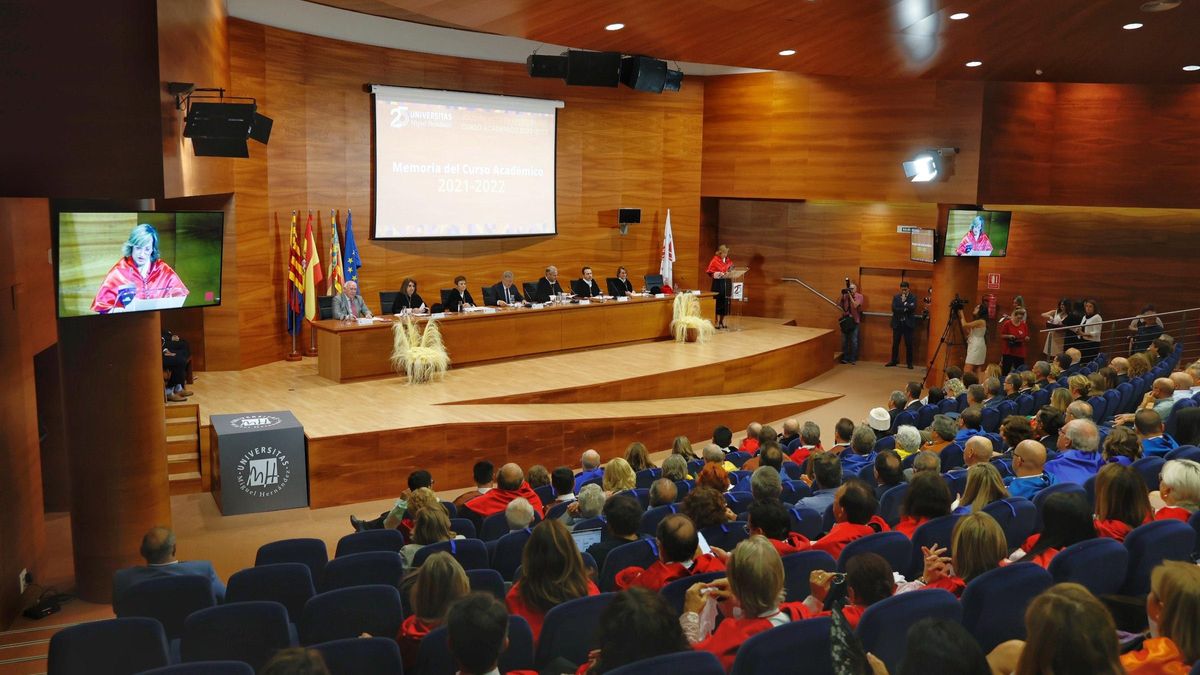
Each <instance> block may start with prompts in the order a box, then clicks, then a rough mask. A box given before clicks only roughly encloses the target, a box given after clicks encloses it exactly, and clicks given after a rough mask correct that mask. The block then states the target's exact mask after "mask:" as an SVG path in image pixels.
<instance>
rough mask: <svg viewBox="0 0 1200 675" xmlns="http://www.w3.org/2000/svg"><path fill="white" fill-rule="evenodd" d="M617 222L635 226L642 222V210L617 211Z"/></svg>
mask: <svg viewBox="0 0 1200 675" xmlns="http://www.w3.org/2000/svg"><path fill="white" fill-rule="evenodd" d="M617 222H618V223H622V224H625V225H634V224H637V223H640V222H642V210H641V209H619V210H618V211H617Z"/></svg>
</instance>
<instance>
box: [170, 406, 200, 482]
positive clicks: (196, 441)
mask: <svg viewBox="0 0 1200 675" xmlns="http://www.w3.org/2000/svg"><path fill="white" fill-rule="evenodd" d="M166 425H167V446H166V452H167V476H168V480H170V482H171V494H173V495H187V494H194V493H197V492H200V491H201V484H200V406H198V405H196V404H194V403H175V404H170V405H168V406H167V416H166Z"/></svg>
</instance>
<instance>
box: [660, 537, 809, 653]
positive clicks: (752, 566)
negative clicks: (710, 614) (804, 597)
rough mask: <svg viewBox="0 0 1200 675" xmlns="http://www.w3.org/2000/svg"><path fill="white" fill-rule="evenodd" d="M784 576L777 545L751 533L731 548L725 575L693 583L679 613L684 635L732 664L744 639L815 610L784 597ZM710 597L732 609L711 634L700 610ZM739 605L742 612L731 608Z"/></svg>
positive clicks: (796, 619)
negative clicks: (701, 617)
mask: <svg viewBox="0 0 1200 675" xmlns="http://www.w3.org/2000/svg"><path fill="white" fill-rule="evenodd" d="M783 582H784V578H783V561H782V560H780V557H779V554H778V553H776V552H775V549H774V547H772V546H771V544H770V543H769V542H768V541H767V540H766V539H765V538H763V537H751V538H749V539H747V540H746V541H744V542H742V543H741V544H738V547H737V548H736V549H734V551H733V553H732V554H730V556H729V563H728V569H727V570H726V576H725V578H722V579H717V580H715V581H712V582H709V583H696V584H693V585H692V587H691V588H689V589H688V591H687V595H686V596H685V597H684V602H683V616H682V617H681V618H680V624H681V625H682V626H683V634H684V636H685V637H686V638H687V641H688V642H689V643H690V644H691V645H692V648H693V649H695V650H697V651H707V652H711V653H712V654H714V655H715V656H716V657H717V658H718V659H719V660H720V661H721V665H722V666H724V667H725V670H727V671H728V670H730V669H731V668H732V667H733V660H734V657H735V656H736V655H737V650H738V647H740V646H741V645H742V643H743V642H745V641H746V640H748V639H749V638H751V637H753V636H754V635H757V634H758V633H761V632H763V631H765V630H770V629H771V628H774V627H775V626H780V625H783V624H785V623H789V622H792V621H799V620H802V619H807V618H809V617H810V616H811V615H812V612H811V611H810V610H809V609H808V608H807V607H805V606H804V603H800V602H787V603H781V602H780V601H781V600H782V598H783ZM706 589H707V590H706ZM710 602H711V603H715V604H717V606H718V607H720V608H722V609H723V610H730V611H729V612H728V613H727V614H726V616H725V619H724V620H723V621H721V623H719V624H717V626H716V630H715V631H713V632H712V633H711V634H708V633H705V631H704V629H703V628H702V627H701V621H700V614H701V612H703V611H704V609H705V605H706V604H707V603H710ZM734 607H736V608H738V609H740V612H737V613H734V612H733V611H731V610H732V608H734Z"/></svg>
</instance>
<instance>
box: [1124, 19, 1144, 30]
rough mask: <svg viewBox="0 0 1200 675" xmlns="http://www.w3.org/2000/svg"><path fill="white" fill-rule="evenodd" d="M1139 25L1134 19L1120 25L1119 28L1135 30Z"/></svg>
mask: <svg viewBox="0 0 1200 675" xmlns="http://www.w3.org/2000/svg"><path fill="white" fill-rule="evenodd" d="M1141 27H1142V24H1140V23H1138V22H1136V21H1134V22H1133V23H1127V24H1125V25H1124V26H1121V28H1124V29H1125V30H1137V29H1139V28H1141Z"/></svg>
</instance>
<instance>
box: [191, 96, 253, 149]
mask: <svg viewBox="0 0 1200 675" xmlns="http://www.w3.org/2000/svg"><path fill="white" fill-rule="evenodd" d="M255 108H256V106H255V105H254V104H253V103H192V104H191V105H190V106H188V114H187V117H186V118H185V120H184V125H183V135H184V136H186V137H188V138H190V139H192V147H193V149H194V150H195V151H196V154H197V155H199V156H202V157H249V156H250V151H249V150H248V149H247V148H246V138H247V137H248V136H249V135H250V128H251V127H252V126H253V124H254V114H255V113H254V111H255Z"/></svg>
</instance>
